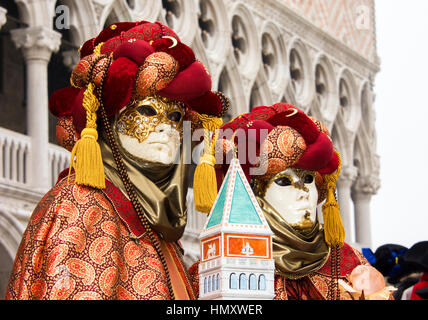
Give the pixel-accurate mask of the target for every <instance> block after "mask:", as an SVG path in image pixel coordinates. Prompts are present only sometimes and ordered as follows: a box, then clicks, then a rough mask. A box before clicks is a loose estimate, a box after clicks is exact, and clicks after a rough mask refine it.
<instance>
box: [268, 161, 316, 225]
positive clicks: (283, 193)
mask: <svg viewBox="0 0 428 320" xmlns="http://www.w3.org/2000/svg"><path fill="white" fill-rule="evenodd" d="M264 199H265V200H266V201H267V202H268V203H269V204H270V205H271V206H272V207H273V208H274V209H275V210H276V211H277V212H278V214H280V215H281V217H282V218H283V219H284V220H285V221H286V222H287V223H288V224H290V225H291V226H292V227H294V228H295V229H298V230H303V229H308V228H310V227H312V226H313V224H314V223H315V220H316V210H317V204H318V191H317V187H316V184H315V177H314V174H313V173H312V172H311V171H305V170H293V169H290V168H289V169H287V170H285V171H283V172H281V173H280V174H277V175H276V176H275V177H274V178H273V181H271V183H270V185H269V186H268V188H267V189H266V193H265V196H264Z"/></svg>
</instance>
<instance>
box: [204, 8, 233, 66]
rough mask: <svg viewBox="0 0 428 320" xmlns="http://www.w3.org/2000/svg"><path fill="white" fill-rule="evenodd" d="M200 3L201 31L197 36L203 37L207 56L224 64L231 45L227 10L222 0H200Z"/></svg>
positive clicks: (217, 62)
mask: <svg viewBox="0 0 428 320" xmlns="http://www.w3.org/2000/svg"><path fill="white" fill-rule="evenodd" d="M198 3H199V7H198V9H197V11H198V14H199V16H200V17H199V19H198V23H199V28H200V30H201V32H200V33H199V34H197V35H196V37H200V38H201V41H202V43H203V47H204V49H205V50H206V54H207V56H208V57H209V58H210V59H212V60H213V61H214V62H215V63H216V64H222V63H223V61H224V57H225V56H226V55H227V52H228V51H229V49H230V47H231V42H230V37H229V35H230V33H231V30H230V25H229V20H228V14H227V10H226V8H225V6H224V3H223V2H222V1H217V0H199V1H198ZM199 28H198V29H199Z"/></svg>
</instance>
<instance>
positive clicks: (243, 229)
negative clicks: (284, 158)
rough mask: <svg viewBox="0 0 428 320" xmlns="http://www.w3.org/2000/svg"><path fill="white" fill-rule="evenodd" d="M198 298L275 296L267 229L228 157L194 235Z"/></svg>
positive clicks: (240, 173) (239, 170)
mask: <svg viewBox="0 0 428 320" xmlns="http://www.w3.org/2000/svg"><path fill="white" fill-rule="evenodd" d="M199 239H200V240H201V261H200V264H199V299H200V300H214V299H215V300H238V299H245V300H251V299H256V300H270V299H273V297H274V296H275V291H274V270H275V262H274V260H273V259H272V231H271V230H270V228H269V225H268V224H267V222H266V219H265V217H264V215H263V212H262V210H261V209H260V206H259V204H258V202H257V199H256V198H255V196H254V194H253V191H252V190H251V187H250V184H249V183H248V181H247V179H246V177H245V174H244V172H243V170H242V168H241V165H240V163H239V160H238V159H233V160H232V162H231V164H230V166H229V170H228V171H227V173H226V176H225V178H224V180H223V184H222V186H221V188H220V190H219V193H218V195H217V199H216V201H215V203H214V205H213V207H212V209H211V212H210V214H209V216H208V219H207V222H206V224H205V226H204V228H203V230H202V232H201V234H200V236H199Z"/></svg>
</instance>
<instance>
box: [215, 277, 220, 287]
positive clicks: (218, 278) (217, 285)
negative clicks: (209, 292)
mask: <svg viewBox="0 0 428 320" xmlns="http://www.w3.org/2000/svg"><path fill="white" fill-rule="evenodd" d="M215 289H216V290H219V289H220V274H218V273H217V281H216V287H215Z"/></svg>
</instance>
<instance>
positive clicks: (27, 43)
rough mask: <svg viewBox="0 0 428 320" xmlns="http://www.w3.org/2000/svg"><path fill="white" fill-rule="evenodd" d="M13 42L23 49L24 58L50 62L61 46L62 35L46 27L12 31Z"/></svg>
mask: <svg viewBox="0 0 428 320" xmlns="http://www.w3.org/2000/svg"><path fill="white" fill-rule="evenodd" d="M11 35H12V40H13V42H14V43H15V45H16V47H17V48H22V50H23V54H24V58H25V59H26V60H27V61H28V60H43V61H46V62H49V60H50V57H51V54H52V52H57V51H58V50H59V47H60V45H61V34H60V33H59V32H56V31H54V30H52V29H49V28H47V27H44V26H37V27H29V28H23V29H15V30H11Z"/></svg>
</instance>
